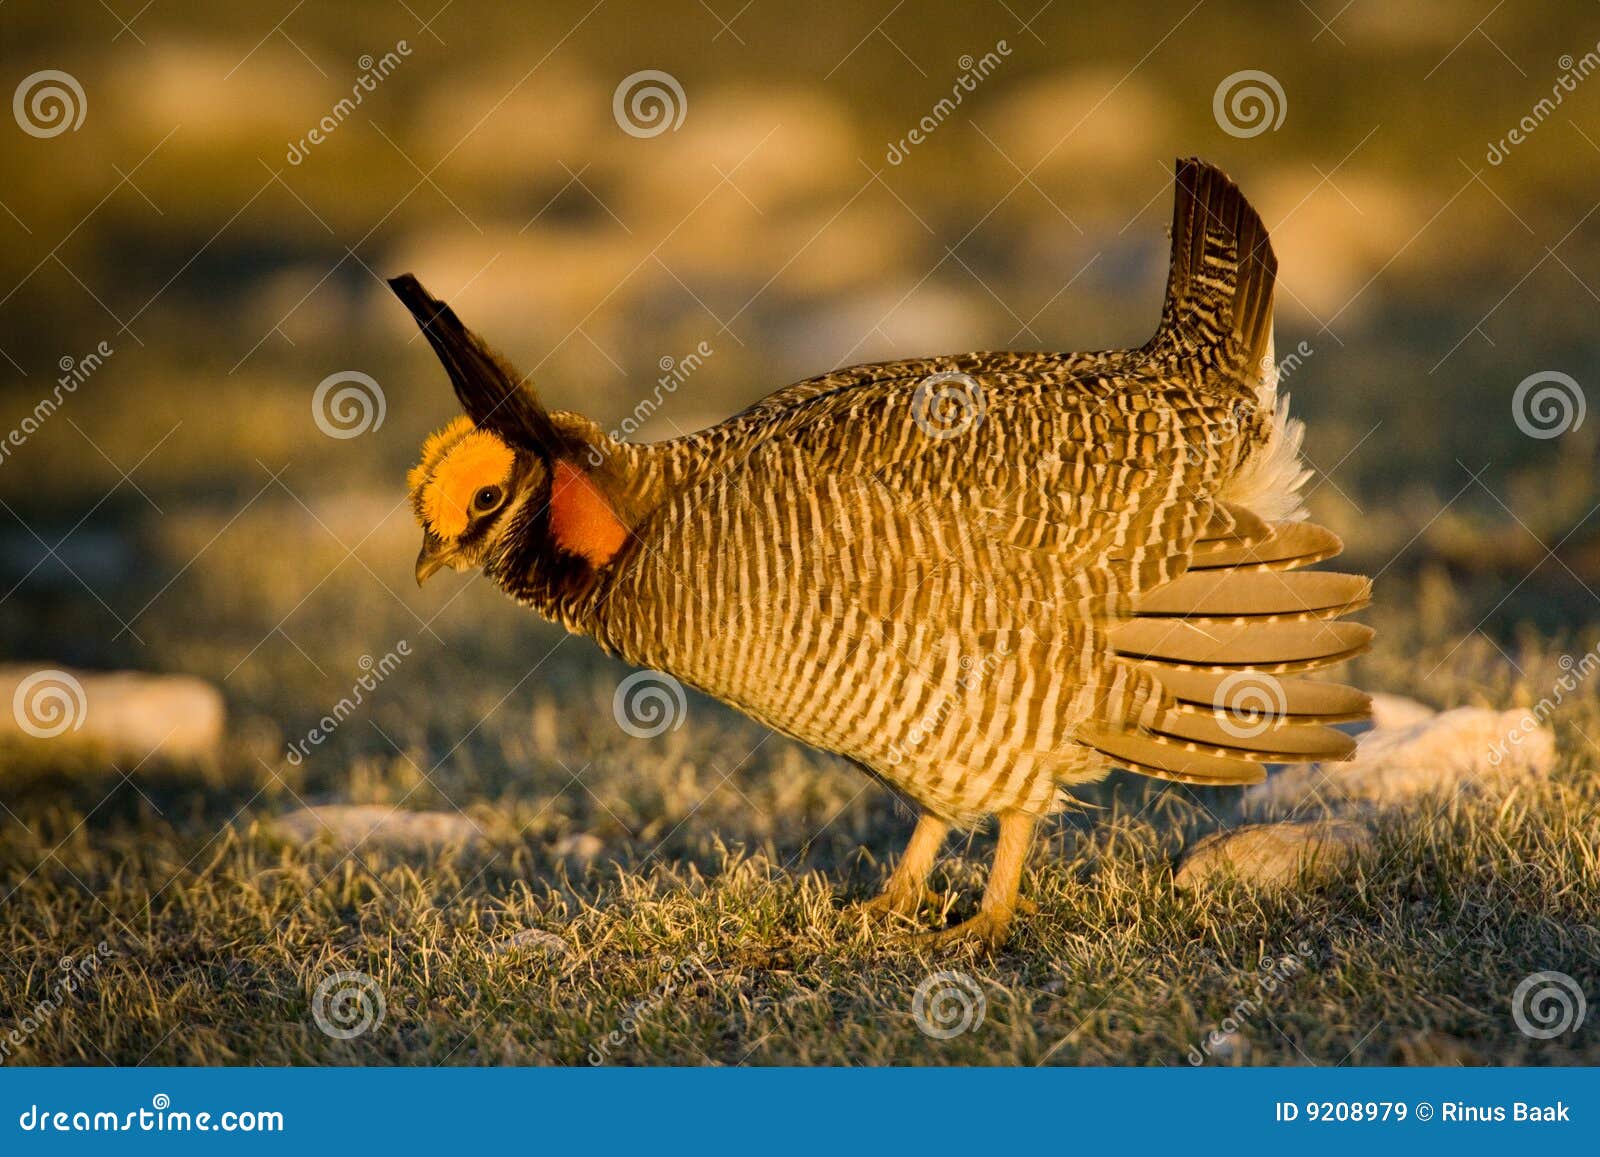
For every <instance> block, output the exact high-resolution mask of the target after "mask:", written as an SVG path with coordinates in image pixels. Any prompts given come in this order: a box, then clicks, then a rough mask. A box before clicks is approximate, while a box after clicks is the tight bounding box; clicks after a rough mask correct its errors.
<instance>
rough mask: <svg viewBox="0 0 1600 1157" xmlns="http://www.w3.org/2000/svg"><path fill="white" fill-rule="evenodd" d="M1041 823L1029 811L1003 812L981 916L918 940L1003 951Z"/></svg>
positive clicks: (931, 944)
mask: <svg viewBox="0 0 1600 1157" xmlns="http://www.w3.org/2000/svg"><path fill="white" fill-rule="evenodd" d="M1037 823H1038V820H1036V819H1035V818H1034V817H1033V816H1031V815H1029V814H1028V813H1027V812H1020V811H1008V812H1001V813H1000V840H999V843H998V844H997V845H996V846H995V852H994V865H993V866H992V867H991V868H990V869H989V883H988V884H987V885H986V886H985V887H984V889H983V902H982V903H981V904H980V905H979V906H978V914H977V915H976V916H974V917H972V919H970V920H966V921H963V922H962V923H960V924H957V925H956V926H955V927H954V928H946V929H945V930H944V931H942V932H930V933H928V934H927V935H925V936H921V937H918V940H919V941H920V942H922V943H924V944H926V945H928V946H929V947H931V948H943V947H945V946H947V945H950V944H959V943H977V944H981V945H983V946H985V947H987V948H991V949H992V948H999V947H1000V946H1001V945H1002V944H1004V943H1005V942H1006V938H1007V937H1008V936H1010V934H1011V919H1012V917H1013V916H1014V915H1016V912H1017V909H1018V908H1019V907H1024V902H1023V901H1020V900H1019V899H1018V898H1017V889H1018V888H1019V887H1021V885H1022V869H1023V867H1024V865H1026V863H1027V862H1028V849H1029V848H1030V847H1031V846H1032V845H1033V830H1034V827H1035V826H1036V825H1037Z"/></svg>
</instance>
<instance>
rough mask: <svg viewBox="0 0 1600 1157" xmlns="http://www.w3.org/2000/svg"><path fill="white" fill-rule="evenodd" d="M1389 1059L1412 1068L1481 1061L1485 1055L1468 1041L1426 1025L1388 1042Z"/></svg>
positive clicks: (1393, 1063) (1393, 1062)
mask: <svg viewBox="0 0 1600 1157" xmlns="http://www.w3.org/2000/svg"><path fill="white" fill-rule="evenodd" d="M1389 1063H1390V1064H1392V1065H1405V1066H1407V1067H1411V1068H1418V1067H1420V1068H1437V1067H1439V1066H1441V1065H1481V1064H1483V1063H1484V1059H1483V1055H1482V1054H1481V1053H1479V1052H1478V1050H1477V1049H1475V1048H1473V1047H1472V1046H1471V1045H1469V1044H1468V1043H1467V1042H1466V1041H1464V1040H1462V1039H1460V1038H1459V1037H1453V1036H1451V1035H1450V1034H1449V1033H1447V1032H1438V1031H1436V1030H1434V1029H1425V1030H1423V1031H1422V1032H1413V1033H1407V1034H1406V1035H1404V1036H1402V1037H1399V1038H1397V1039H1396V1040H1395V1042H1394V1044H1392V1045H1391V1046H1389Z"/></svg>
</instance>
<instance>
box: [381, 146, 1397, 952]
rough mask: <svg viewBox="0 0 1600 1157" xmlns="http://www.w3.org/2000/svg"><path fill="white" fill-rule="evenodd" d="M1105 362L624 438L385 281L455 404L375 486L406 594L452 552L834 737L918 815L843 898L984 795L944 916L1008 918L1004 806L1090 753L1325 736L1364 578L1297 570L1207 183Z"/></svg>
mask: <svg viewBox="0 0 1600 1157" xmlns="http://www.w3.org/2000/svg"><path fill="white" fill-rule="evenodd" d="M1176 189H1177V204H1176V209H1175V212H1174V216H1173V227H1172V268H1171V273H1170V276H1169V280H1168V284H1167V296H1166V303H1165V306H1164V307H1163V310H1162V315H1161V324H1160V328H1159V329H1158V330H1157V331H1156V335H1155V336H1154V337H1153V338H1151V339H1150V341H1148V342H1147V343H1145V344H1144V345H1143V346H1141V347H1139V348H1138V349H1125V350H1109V351H1099V352H1092V353H1009V352H1004V353H971V354H960V355H955V356H948V357H934V358H922V359H911V360H904V361H894V362H882V363H878V364H874V365H863V366H854V367H851V368H849V369H841V370H836V371H834V372H832V373H828V374H824V375H822V376H820V377H816V378H811V379H809V380H807V381H803V382H799V383H797V384H795V385H792V386H790V387H788V388H787V389H783V390H779V391H778V392H777V393H774V394H771V395H769V396H768V397H766V398H765V399H763V400H762V401H760V402H758V403H756V404H755V405H753V406H751V407H750V408H749V409H747V410H745V411H744V412H743V413H741V414H738V415H737V416H735V417H733V418H730V419H729V420H727V421H726V422H723V423H722V424H721V425H718V426H714V427H712V428H710V429H708V430H703V431H701V432H699V433H696V434H690V435H687V436H685V437H681V438H675V439H672V440H671V441H666V442H659V443H654V444H629V443H622V442H618V441H615V440H613V439H612V438H610V437H608V436H607V435H606V434H605V433H604V432H603V431H602V430H601V429H600V428H599V427H598V426H597V425H596V424H595V423H594V422H592V421H590V420H588V419H586V418H584V417H581V416H580V415H578V414H575V413H568V412H559V411H557V412H552V411H549V410H546V409H545V407H544V406H543V405H542V404H541V403H540V401H539V400H538V398H537V397H536V396H535V394H534V392H533V390H532V388H531V387H530V386H529V385H528V383H527V382H526V381H525V380H524V379H522V378H521V377H519V375H517V374H516V373H515V372H514V371H513V370H512V369H511V368H510V367H509V366H507V365H506V364H505V363H504V362H503V361H501V360H500V359H499V358H498V357H497V356H496V355H495V354H494V353H492V352H491V351H490V350H489V348H488V347H487V346H486V345H485V344H484V343H483V342H482V341H480V340H479V339H478V338H477V337H476V336H475V335H474V334H472V333H471V332H470V331H468V330H466V329H465V328H464V327H463V326H462V325H461V323H460V321H459V320H458V319H457V318H456V316H455V314H454V313H453V312H452V311H451V310H450V309H449V307H448V306H445V305H443V304H442V303H441V302H439V301H437V300H436V299H435V298H433V297H432V296H430V295H429V294H428V293H427V291H425V290H424V289H423V288H422V287H421V286H420V285H419V284H418V283H417V281H416V280H415V279H414V278H412V277H410V276H409V275H408V276H405V277H401V278H397V279H396V280H395V281H393V282H392V285H393V287H394V289H395V292H396V293H397V294H398V295H399V296H400V298H401V300H402V301H403V302H404V303H405V304H406V305H407V307H409V308H410V310H411V312H412V313H413V314H414V315H415V317H416V319H417V321H418V323H419V324H420V325H421V326H422V329H423V332H424V333H425V334H426V335H427V338H428V340H429V342H430V343H432V345H433V348H434V350H435V351H436V352H437V353H438V355H439V357H440V358H441V360H442V361H443V362H444V365H445V368H446V370H447V371H448V372H449V376H450V380H451V382H452V383H453V385H454V386H455V391H456V394H457V396H458V397H459V399H460V401H461V405H462V407H463V408H464V409H465V411H466V414H465V416H464V417H459V418H457V419H456V420H455V421H453V422H451V423H450V424H449V425H448V426H446V427H445V428H444V429H443V430H441V431H440V432H439V433H437V434H435V435H434V436H433V437H431V438H430V439H429V440H428V442H427V444H426V445H425V446H424V448H423V456H422V462H421V464H420V465H419V466H417V467H416V469H415V470H413V471H412V473H411V475H410V486H411V495H412V499H413V502H414V505H415V510H416V514H417V518H418V520H419V521H420V522H421V523H422V525H423V528H424V538H423V547H422V552H421V554H420V555H419V557H418V559H417V579H418V581H419V582H420V581H422V580H423V579H425V578H427V577H428V576H429V575H430V574H432V573H434V571H436V570H438V569H439V568H440V567H442V566H453V567H455V568H457V569H466V568H469V567H481V568H482V569H483V571H484V573H485V574H487V575H488V576H489V577H490V578H491V579H493V580H494V581H495V582H496V583H497V584H498V585H499V586H500V587H501V588H502V589H503V590H505V591H506V593H507V594H509V595H511V596H512V597H513V598H515V599H517V600H518V601H520V602H522V603H525V604H527V605H528V606H531V607H533V608H534V609H535V610H537V611H539V612H540V613H541V614H543V615H544V616H546V617H547V618H549V619H552V620H554V621H556V622H559V623H561V624H562V625H564V626H565V627H566V628H567V629H568V630H570V631H574V632H577V633H580V634H584V635H588V636H590V637H591V638H593V639H594V640H595V641H596V642H597V643H599V644H600V646H601V647H603V648H604V649H605V650H607V651H609V652H611V653H613V654H616V655H620V656H621V657H623V658H624V659H626V660H627V661H629V662H631V663H634V664H636V665H638V666H641V667H649V668H655V669H657V670H660V671H665V672H668V673H670V674H672V675H673V676H675V677H677V678H678V679H681V680H683V681H684V682H685V683H688V684H691V685H693V686H695V687H698V688H700V689H701V690H703V691H705V692H706V693H708V694H710V695H714V696H716V697H717V698H719V699H722V700H724V701H726V702H728V703H730V704H732V705H734V706H735V707H738V708H739V709H740V710H742V711H744V712H746V713H747V714H749V715H751V716H753V717H755V718H756V719H758V720H759V721H761V722H762V723H764V724H766V725H767V726H769V727H771V728H773V729H774V730H776V731H779V732H782V733H784V734H786V735H790V736H793V737H795V738H797V739H800V740H803V741H804V742H806V743H809V744H812V745H814V746H816V747H819V748H823V749H825V750H828V751H832V752H837V753H839V754H841V755H843V756H846V757H848V758H849V759H851V760H853V761H855V762H856V763H857V764H859V765H861V766H862V767H864V768H866V769H867V770H868V771H870V772H872V773H873V774H875V775H877V776H879V777H881V778H882V779H883V780H885V781H887V782H888V783H889V784H891V785H892V786H893V787H894V788H896V789H898V790H899V791H900V792H901V793H903V794H904V795H905V796H907V797H909V798H910V799H911V800H912V801H914V802H915V804H916V805H917V807H918V808H919V809H920V813H921V818H920V819H919V821H918V823H917V826H916V830H915V832H914V833H913V834H912V836H911V841H910V844H909V845H908V847H907V849H906V853H905V855H904V856H903V857H902V859H901V860H900V863H899V865H898V866H897V867H896V869H895V870H894V872H893V874H892V875H891V876H890V878H889V881H888V883H887V886H886V887H885V889H884V891H883V893H882V895H881V896H879V897H878V898H877V899H876V900H875V901H873V902H872V904H871V905H869V906H870V907H873V908H876V909H879V910H882V911H886V912H892V913H898V914H902V915H906V916H912V915H915V914H916V912H917V911H918V910H919V908H920V906H921V905H922V904H923V902H924V899H925V897H926V896H927V890H926V882H927V877H928V875H929V873H930V871H931V870H932V867H933V865H934V862H935V859H936V856H937V853H938V850H939V848H940V846H941V844H942V843H943V840H944V838H945V835H946V833H947V832H948V831H949V829H950V827H951V826H952V825H959V826H971V825H974V824H977V823H979V822H981V821H983V820H984V818H985V817H987V816H990V815H994V816H997V817H998V821H999V843H998V848H997V851H996V854H995V860H994V864H993V867H992V869H991V872H990V875H989V880H988V884H987V886H986V889H985V891H984V895H983V900H982V904H981V907H980V910H979V912H978V914H977V915H976V916H975V917H973V918H972V919H970V920H968V921H967V922H965V923H964V924H961V925H959V926H957V927H955V928H952V929H949V930H947V931H945V932H943V933H939V934H936V935H937V937H939V938H941V939H953V938H965V937H974V938H978V939H981V940H983V941H987V942H988V943H991V944H996V943H999V942H1001V941H1003V940H1004V939H1005V938H1006V936H1007V934H1008V932H1009V929H1010V925H1011V922H1012V917H1013V914H1014V912H1015V910H1016V908H1017V904H1018V899H1017V892H1018V885H1019V883H1020V880H1021V876H1022V871H1023V867H1024V862H1025V860H1026V856H1027V852H1028V848H1029V846H1030V843H1031V840H1032V837H1033V832H1034V829H1035V827H1036V824H1037V822H1038V820H1039V819H1040V818H1041V817H1043V816H1046V815H1049V814H1050V813H1051V812H1053V811H1055V810H1057V809H1059V808H1060V807H1061V806H1063V804H1064V802H1065V800H1066V796H1065V789H1067V788H1068V787H1070V786H1071V785H1073V784H1079V783H1084V782H1087V781H1090V780H1094V779H1097V778H1099V777H1101V776H1103V775H1105V774H1106V772H1107V771H1108V770H1110V769H1111V768H1114V767H1122V768H1128V769H1131V770H1133V771H1137V772H1142V773H1144V774H1146V775H1152V776H1159V777H1162V778H1166V779H1174V780H1181V781H1184V782H1187V783H1197V784H1208V785H1215V784H1245V783H1251V782H1255V781H1258V780H1260V779H1262V778H1263V777H1264V775H1265V765H1266V764H1268V763H1276V762H1304V761H1311V760H1326V759H1340V758H1345V757H1347V756H1348V755H1349V754H1350V752H1351V751H1352V748H1353V743H1352V741H1351V740H1350V739H1349V738H1348V737H1347V736H1346V735H1344V734H1343V733H1341V732H1339V731H1337V730H1334V729H1333V728H1331V727H1329V726H1328V724H1330V723H1335V722H1341V721H1346V720H1351V719H1357V718H1361V717H1362V716H1364V715H1365V714H1366V712H1367V708H1368V702H1367V699H1366V697H1365V696H1364V695H1362V694H1360V693H1359V692H1357V691H1355V690H1353V689H1351V688H1348V687H1343V686H1340V685H1337V684H1333V683H1327V682H1318V681H1313V680H1308V679H1304V678H1301V677H1300V676H1301V673H1302V672H1306V671H1310V670H1313V669H1316V668H1320V667H1325V666H1329V665H1331V664H1334V663H1338V662H1340V661H1342V660H1344V659H1347V658H1349V657H1351V656H1352V655H1354V654H1356V653H1357V652H1359V651H1361V650H1362V649H1363V648H1364V647H1365V646H1366V644H1367V643H1368V640H1369V639H1370V636H1371V630H1370V629H1369V628H1367V627H1365V626H1362V625H1360V624H1356V623H1348V622H1340V621H1338V619H1339V616H1341V615H1344V614H1345V613H1346V612H1349V611H1352V610H1355V609H1357V608H1359V607H1361V606H1363V605H1365V604H1366V602H1367V600H1368V596H1369V589H1370V588H1369V584H1368V581H1367V580H1366V579H1364V578H1359V577H1356V576H1352V575H1343V574H1332V573H1327V572H1317V571H1304V570H1300V569H1299V568H1300V567H1302V566H1304V565H1305V564H1308V563H1314V562H1317V561H1319V560H1321V559H1325V558H1328V557H1330V556H1332V555H1334V554H1337V553H1338V551H1339V549H1340V545H1341V544H1340V542H1339V540H1338V539H1337V538H1336V537H1335V536H1334V535H1333V534H1332V533H1331V532H1329V531H1327V530H1325V529H1323V528H1321V527H1318V526H1314V525H1312V524H1310V523H1308V522H1306V521H1304V509H1303V507H1302V505H1301V500H1300V497H1299V495H1298V493H1297V491H1298V488H1299V487H1300V485H1301V484H1302V482H1303V481H1304V480H1305V478H1306V477H1307V476H1308V472H1307V471H1306V470H1304V469H1303V467H1302V465H1301V463H1300V459H1299V456H1298V448H1299V444H1300V437H1301V433H1302V427H1301V425H1300V423H1299V422H1297V421H1291V420H1290V419H1289V417H1288V411H1287V405H1286V402H1285V401H1284V400H1280V399H1279V398H1278V397H1277V379H1278V373H1277V370H1276V368H1275V366H1274V363H1273V353H1272V297H1273V285H1274V280H1275V277H1276V269H1277V263H1276V260H1275V258H1274V256H1273V253H1272V249H1271V245H1270V244H1269V241H1268V238H1267V234H1266V230H1265V228H1264V226H1263V225H1262V223H1261V219H1260V218H1259V217H1258V216H1257V215H1256V212H1255V211H1254V210H1253V209H1252V208H1251V207H1250V205H1249V204H1248V202H1246V200H1245V199H1244V197H1243V195H1242V194H1241V193H1240V192H1239V190H1238V189H1237V188H1236V187H1235V186H1234V185H1233V183H1232V182H1231V181H1229V180H1228V178H1227V177H1225V176H1224V175H1223V174H1222V173H1220V172H1219V171H1217V170H1216V169H1214V168H1211V167H1209V166H1207V165H1205V164H1202V163H1200V162H1198V161H1194V160H1188V161H1180V162H1179V163H1178V166H1177V180H1176Z"/></svg>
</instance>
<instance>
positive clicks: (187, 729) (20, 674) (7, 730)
mask: <svg viewBox="0 0 1600 1157" xmlns="http://www.w3.org/2000/svg"><path fill="white" fill-rule="evenodd" d="M5 704H9V706H10V710H6V709H5V707H4V706H3V705H5ZM225 718H226V708H225V707H224V704H223V701H222V693H221V692H220V691H218V690H217V689H216V688H215V687H213V686H212V685H211V684H209V683H207V682H205V681H204V680H201V679H196V678H194V677H192V676H189V675H149V674H145V673H143V672H138V671H76V670H69V669H66V668H62V667H47V666H42V665H38V666H34V665H9V666H5V667H0V736H4V737H7V738H17V739H21V740H23V741H25V742H37V743H40V744H47V743H48V744H63V745H67V744H70V745H80V746H85V747H96V748H102V749H104V750H106V751H108V752H109V753H110V754H111V756H112V758H115V759H122V760H129V761H132V762H134V763H137V762H139V761H140V760H143V759H145V758H147V757H149V756H151V755H160V756H161V757H162V758H164V759H169V760H202V759H210V758H213V757H215V756H216V755H217V753H218V751H219V750H220V748H221V746H222V737H223V723H224V720H225Z"/></svg>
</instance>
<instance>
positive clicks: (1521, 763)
mask: <svg viewBox="0 0 1600 1157" xmlns="http://www.w3.org/2000/svg"><path fill="white" fill-rule="evenodd" d="M1555 758H1556V749H1555V736H1554V735H1553V734H1552V733H1551V731H1550V729H1549V728H1548V727H1545V726H1544V725H1543V724H1542V723H1541V721H1540V720H1539V719H1537V718H1536V717H1535V716H1534V714H1533V713H1532V712H1531V711H1489V710H1485V709H1483V708H1480V707H1457V708H1456V709H1455V710H1453V711H1445V712H1442V713H1440V714H1437V715H1429V716H1428V717H1426V718H1424V719H1421V720H1420V721H1418V722H1415V723H1412V724H1410V725H1408V726H1403V727H1376V728H1374V729H1373V730H1371V731H1369V732H1367V733H1366V734H1365V735H1363V736H1361V738H1360V739H1359V740H1358V745H1357V748H1356V756H1355V758H1354V759H1352V760H1350V761H1349V762H1347V763H1319V764H1312V765H1308V766H1299V767H1289V768H1285V769H1284V770H1283V771H1280V772H1278V773H1277V774H1276V775H1274V776H1273V777H1272V778H1271V779H1269V780H1268V781H1267V782H1266V783H1263V784H1258V785H1257V786H1255V787H1253V788H1251V789H1250V790H1249V791H1248V792H1247V793H1246V795H1245V806H1246V808H1248V809H1250V810H1252V811H1256V812H1258V813H1282V812H1286V811H1292V810H1294V809H1295V808H1297V807H1300V806H1302V805H1307V804H1321V805H1323V806H1326V807H1329V808H1333V809H1338V808H1340V807H1343V806H1348V805H1354V804H1369V805H1373V806H1383V805H1390V804H1399V803H1405V802H1408V801H1410V800H1413V799H1416V798H1417V797H1418V796H1422V795H1427V794H1429V793H1430V792H1435V791H1446V792H1450V791H1456V790H1458V789H1463V788H1472V789H1484V788H1492V787H1494V786H1503V785H1505V784H1507V783H1511V782H1515V781H1517V780H1520V779H1525V778H1528V777H1530V776H1543V775H1546V774H1547V773H1548V772H1549V771H1550V769H1551V767H1552V766H1554V764H1555Z"/></svg>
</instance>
